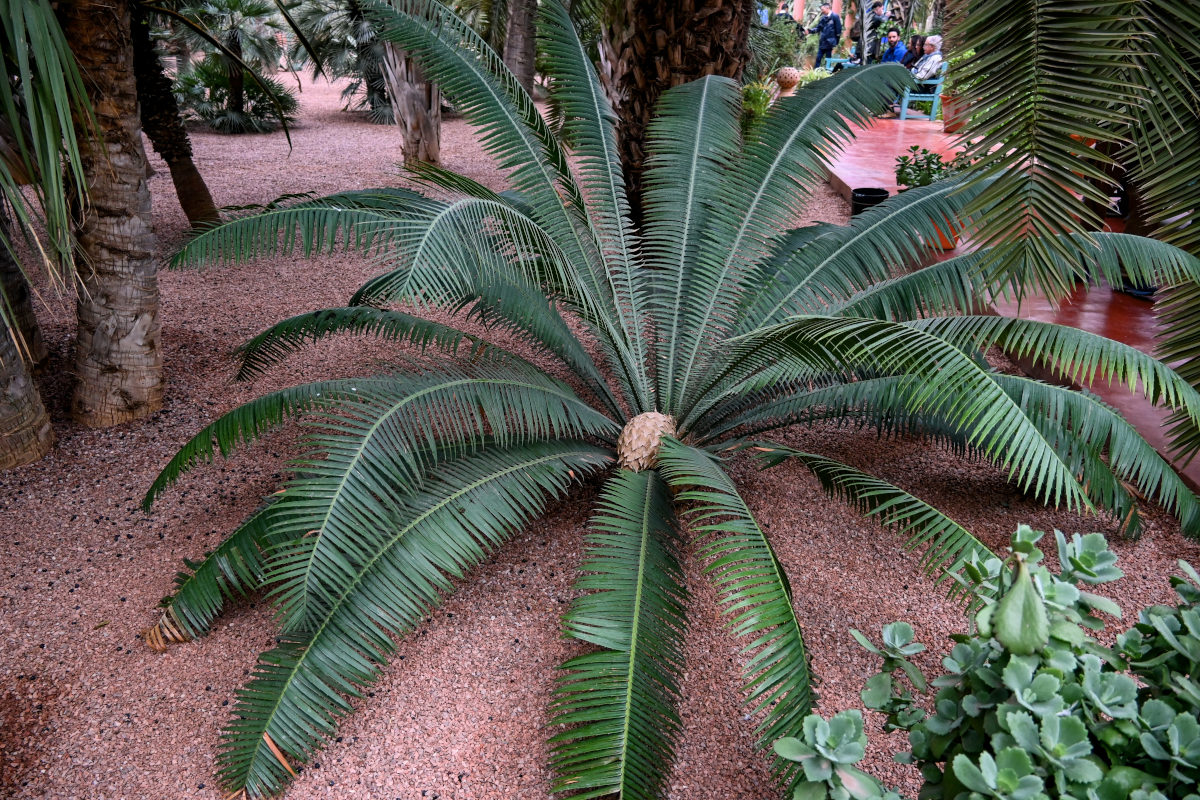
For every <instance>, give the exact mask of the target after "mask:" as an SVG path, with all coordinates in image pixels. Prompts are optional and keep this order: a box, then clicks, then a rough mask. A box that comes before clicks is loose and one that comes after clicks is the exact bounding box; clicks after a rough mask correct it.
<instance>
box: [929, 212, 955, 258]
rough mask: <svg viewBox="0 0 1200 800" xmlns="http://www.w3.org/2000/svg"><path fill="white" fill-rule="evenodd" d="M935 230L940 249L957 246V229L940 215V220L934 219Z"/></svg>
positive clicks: (950, 248) (949, 248) (951, 248)
mask: <svg viewBox="0 0 1200 800" xmlns="http://www.w3.org/2000/svg"><path fill="white" fill-rule="evenodd" d="M933 224H934V228H935V229H936V230H937V235H938V247H939V248H940V249H942V250H953V249H954V248H956V247H958V230H957V229H956V228H955V227H954V226H953V225H951V224H950V220H948V219H946V218H945V217H942V221H941V222H938V221H936V220H935V221H934V223H933Z"/></svg>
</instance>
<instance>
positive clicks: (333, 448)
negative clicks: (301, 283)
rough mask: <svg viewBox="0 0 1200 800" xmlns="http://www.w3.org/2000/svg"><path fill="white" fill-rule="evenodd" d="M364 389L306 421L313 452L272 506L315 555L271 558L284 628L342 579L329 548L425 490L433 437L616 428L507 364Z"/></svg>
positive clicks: (286, 530) (548, 434)
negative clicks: (282, 562) (279, 561)
mask: <svg viewBox="0 0 1200 800" xmlns="http://www.w3.org/2000/svg"><path fill="white" fill-rule="evenodd" d="M359 395H360V400H359V401H358V402H357V403H355V404H354V405H353V406H352V407H348V408H346V409H344V410H343V409H341V408H337V409H322V410H320V411H318V412H317V413H316V414H314V415H313V417H312V418H311V419H310V420H306V425H307V426H308V428H309V430H308V433H307V436H306V440H305V445H306V447H307V448H308V451H309V452H308V455H307V456H306V457H305V458H304V459H302V460H301V461H300V462H298V470H299V472H300V474H299V475H298V476H297V477H295V478H293V479H292V480H291V481H290V482H289V483H288V484H287V486H286V488H285V489H284V491H283V493H282V494H281V495H280V496H279V498H278V500H276V502H275V504H274V507H273V511H272V526H273V528H274V530H275V531H277V532H279V533H280V535H281V536H284V538H288V539H293V540H304V542H305V548H306V551H307V552H308V553H309V556H308V560H307V562H290V563H288V564H287V565H286V570H285V569H284V567H282V566H280V567H278V569H277V568H276V567H274V566H273V567H272V569H271V570H270V572H269V574H268V575H267V580H268V581H269V582H270V583H272V584H275V585H276V589H275V590H274V594H275V595H276V597H277V603H278V605H279V606H280V607H281V619H282V623H283V626H284V628H285V630H294V629H296V628H299V627H304V626H306V625H308V624H309V622H310V621H311V619H312V618H313V617H314V616H315V615H317V614H319V613H320V610H321V608H322V606H323V603H324V602H325V600H326V595H327V593H328V591H329V588H328V587H331V586H333V587H336V586H338V585H340V580H341V578H342V575H341V573H340V572H339V569H340V568H342V567H343V566H344V564H343V562H342V561H341V560H339V559H337V558H329V559H326V558H325V555H326V554H327V553H337V552H341V551H343V550H345V549H348V548H353V547H354V544H353V543H354V542H355V541H356V540H357V539H358V538H359V537H360V536H361V533H362V530H363V528H378V527H385V526H386V525H387V522H388V520H389V519H390V518H391V517H393V516H394V515H395V514H397V513H398V510H397V509H398V506H400V505H401V504H403V503H404V502H406V498H407V497H408V496H409V495H410V494H412V493H413V492H414V491H417V490H419V489H420V487H421V485H422V483H423V482H424V480H425V476H426V475H427V474H428V472H429V470H430V469H431V468H433V467H434V466H435V465H436V463H437V461H438V459H439V457H441V456H442V453H441V452H440V451H438V450H436V449H430V447H429V446H430V445H431V444H433V443H442V444H449V443H461V444H462V446H463V447H464V448H475V447H478V446H480V445H482V444H483V443H484V442H485V440H487V441H491V442H492V443H493V446H500V447H503V446H508V445H510V444H513V443H519V442H523V441H530V440H541V439H557V438H574V437H577V436H582V435H585V434H586V435H592V436H599V437H603V438H605V439H607V440H608V441H610V442H611V441H613V439H614V438H615V435H616V433H617V430H616V426H615V425H613V423H612V422H611V421H610V420H608V418H607V417H604V416H603V415H600V414H598V413H597V412H596V411H594V410H592V408H591V407H590V406H587V405H585V404H583V403H581V402H580V401H579V400H578V398H576V397H575V396H574V394H573V393H572V392H571V391H570V389H568V388H567V387H565V386H563V385H562V384H559V383H558V382H556V381H553V380H552V379H550V378H547V377H545V376H543V375H542V374H540V373H537V372H535V371H532V370H528V369H522V370H516V369H512V367H511V365H508V364H505V365H503V366H501V367H498V368H497V367H492V368H486V367H477V368H476V369H474V370H472V371H471V372H469V373H468V372H462V371H457V370H455V371H449V370H442V371H440V372H433V371H430V372H425V373H423V374H421V375H396V376H393V377H392V378H391V381H390V383H389V384H388V385H387V386H386V387H380V388H374V387H372V389H371V390H363V391H360V392H359ZM323 566H327V567H329V568H330V569H332V570H333V573H332V574H327V573H326V572H325V571H324V570H323V569H321V568H320V567H323Z"/></svg>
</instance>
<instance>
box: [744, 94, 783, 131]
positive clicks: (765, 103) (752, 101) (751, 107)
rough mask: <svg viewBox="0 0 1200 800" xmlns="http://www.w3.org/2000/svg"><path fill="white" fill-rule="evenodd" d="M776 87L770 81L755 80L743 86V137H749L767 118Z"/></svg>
mask: <svg viewBox="0 0 1200 800" xmlns="http://www.w3.org/2000/svg"><path fill="white" fill-rule="evenodd" d="M775 89H776V87H775V85H774V84H773V83H772V82H770V81H754V82H752V83H747V84H744V85H743V86H742V121H741V125H742V138H744V139H749V138H750V136H751V134H753V132H754V130H755V129H756V128H758V126H759V125H761V124H762V122H763V120H765V119H766V118H767V112H768V111H770V110H771V99H772V98H773V97H774V96H775Z"/></svg>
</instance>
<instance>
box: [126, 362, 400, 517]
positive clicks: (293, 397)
mask: <svg viewBox="0 0 1200 800" xmlns="http://www.w3.org/2000/svg"><path fill="white" fill-rule="evenodd" d="M383 383H384V381H382V380H379V379H370V380H336V381H320V382H317V383H308V384H304V385H303V386H293V387H290V388H287V389H281V390H279V391H277V392H271V393H270V394H266V395H263V396H262V397H259V398H256V399H254V400H251V401H250V402H249V403H245V404H244V405H241V406H238V407H237V408H235V409H234V410H232V411H230V412H228V413H226V414H223V415H221V416H220V417H219V418H218V419H217V420H216V421H215V422H212V423H209V424H208V425H206V426H205V427H204V428H202V429H201V430H200V432H199V433H197V434H196V435H195V436H193V437H192V438H191V439H189V440H188V441H187V442H186V443H185V444H184V445H183V447H181V448H179V452H177V453H176V454H175V455H174V456H173V457H172V458H171V460H170V461H168V462H167V465H166V466H165V467H163V468H162V470H160V471H159V473H158V477H156V478H155V479H154V483H152V484H151V485H150V488H149V489H148V490H147V491H146V496H145V497H144V498H143V499H142V508H144V509H146V510H147V511H149V510H150V507H151V506H152V505H153V503H154V501H155V499H157V498H158V496H159V495H161V494H162V493H163V492H164V491H166V489H167V487H169V486H171V485H172V484H174V483H175V482H176V481H177V480H179V477H180V476H181V475H183V473H185V472H188V471H189V470H191V469H192V468H193V467H195V466H197V465H198V464H201V463H207V462H210V461H212V460H213V458H214V456H215V455H216V453H218V452H219V453H220V454H221V456H222V457H226V458H227V457H228V456H229V454H230V453H232V452H233V451H234V450H235V449H237V448H238V447H239V446H241V445H243V444H250V443H251V442H254V441H256V440H257V439H259V438H260V437H262V436H263V435H264V434H266V433H267V432H269V431H271V430H273V429H275V428H277V427H279V426H280V425H282V424H283V423H284V422H285V421H286V420H288V419H290V418H293V417H296V416H299V415H300V414H303V413H305V412H307V411H311V410H313V409H316V408H324V407H329V406H333V405H336V404H338V403H354V402H356V401H357V400H358V398H359V397H360V395H359V392H358V390H359V388H360V387H364V386H373V385H376V384H378V385H382V384H383Z"/></svg>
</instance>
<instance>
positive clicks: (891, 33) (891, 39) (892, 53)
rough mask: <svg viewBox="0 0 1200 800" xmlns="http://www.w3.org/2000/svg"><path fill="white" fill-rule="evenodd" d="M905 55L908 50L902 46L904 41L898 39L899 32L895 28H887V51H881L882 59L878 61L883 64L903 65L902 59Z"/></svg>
mask: <svg viewBox="0 0 1200 800" xmlns="http://www.w3.org/2000/svg"><path fill="white" fill-rule="evenodd" d="M907 55H908V48H907V47H905V46H904V40H903V39H901V38H900V31H898V30H896V29H895V28H889V29H888V32H887V49H886V50H884V51H883V58H882V59H880V60H881V61H882V62H883V63H884V64H888V63H896V64H903V63H904V57H905V56H907Z"/></svg>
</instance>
